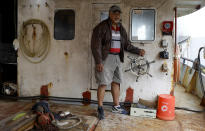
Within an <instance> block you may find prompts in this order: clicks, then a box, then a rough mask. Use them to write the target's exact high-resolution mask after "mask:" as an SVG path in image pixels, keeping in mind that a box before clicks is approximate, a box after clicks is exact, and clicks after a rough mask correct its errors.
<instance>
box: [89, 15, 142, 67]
mask: <svg viewBox="0 0 205 131" xmlns="http://www.w3.org/2000/svg"><path fill="white" fill-rule="evenodd" d="M111 23H112V22H111V20H110V19H109V18H108V19H107V20H104V21H102V22H101V23H99V24H98V25H97V26H96V27H95V28H94V29H93V34H92V39H91V49H92V53H93V56H94V59H95V63H96V64H101V63H102V61H103V60H105V59H106V57H107V56H108V54H109V50H110V47H111V40H112V29H111V26H112V24H111ZM120 35H121V49H120V60H121V62H124V50H126V51H129V52H131V53H135V54H139V52H140V49H139V48H137V47H135V46H133V45H131V43H130V41H129V39H128V37H127V33H126V31H125V29H124V27H123V26H122V25H121V24H120Z"/></svg>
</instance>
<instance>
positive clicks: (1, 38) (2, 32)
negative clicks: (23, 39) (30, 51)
mask: <svg viewBox="0 0 205 131" xmlns="http://www.w3.org/2000/svg"><path fill="white" fill-rule="evenodd" d="M16 37H17V0H8V1H4V2H3V3H2V4H0V94H3V95H16V90H17V86H16V85H17V52H16V51H15V50H14V48H13V40H14V39H15V38H16ZM14 92H15V93H14Z"/></svg>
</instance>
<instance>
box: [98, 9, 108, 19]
mask: <svg viewBox="0 0 205 131" xmlns="http://www.w3.org/2000/svg"><path fill="white" fill-rule="evenodd" d="M108 17H109V12H108V11H104V12H101V14H100V21H103V20H106V19H107V18H108Z"/></svg>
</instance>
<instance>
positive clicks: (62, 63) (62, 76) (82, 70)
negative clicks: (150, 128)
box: [18, 0, 174, 102]
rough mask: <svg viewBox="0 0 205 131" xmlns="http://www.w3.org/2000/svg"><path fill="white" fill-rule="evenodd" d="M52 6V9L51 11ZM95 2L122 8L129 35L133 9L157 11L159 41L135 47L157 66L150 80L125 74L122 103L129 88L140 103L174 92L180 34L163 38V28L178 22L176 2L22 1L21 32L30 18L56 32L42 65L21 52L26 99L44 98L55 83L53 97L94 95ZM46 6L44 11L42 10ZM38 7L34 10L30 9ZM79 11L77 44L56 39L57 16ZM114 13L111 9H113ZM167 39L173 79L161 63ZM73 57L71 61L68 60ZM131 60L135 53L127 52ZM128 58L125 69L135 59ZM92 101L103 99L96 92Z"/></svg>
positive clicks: (22, 88)
mask: <svg viewBox="0 0 205 131" xmlns="http://www.w3.org/2000/svg"><path fill="white" fill-rule="evenodd" d="M45 2H47V3H48V5H49V6H48V7H46V6H45ZM92 3H95V4H100V3H111V4H112V3H116V4H120V6H121V7H122V12H123V14H122V24H123V26H124V27H125V28H126V30H127V33H128V35H129V34H130V33H129V26H130V11H131V9H132V8H154V9H156V40H155V41H153V42H151V43H149V44H146V43H145V44H144V46H142V45H140V44H139V43H133V45H135V46H137V47H139V48H143V49H145V51H146V55H145V57H146V58H147V59H148V60H149V61H151V60H156V63H154V64H152V65H151V68H150V73H151V74H152V75H153V77H152V78H150V77H149V76H143V77H141V78H139V82H135V80H136V77H135V76H133V75H132V74H131V73H129V72H127V73H124V82H123V84H122V85H121V95H120V101H124V100H125V97H126V90H127V88H128V87H131V88H132V89H134V102H137V101H138V99H139V98H143V99H149V100H153V99H156V96H157V94H161V93H170V89H171V87H172V79H173V51H174V37H172V36H174V32H173V35H172V36H162V35H161V23H162V21H165V20H171V21H173V20H174V10H173V7H174V1H173V0H146V1H145V0H136V1H133V0H39V1H38V0H36V1H34V0H19V1H18V27H19V28H18V32H20V29H21V26H22V23H23V22H24V21H26V20H28V19H31V18H35V19H40V20H42V21H44V23H46V25H47V26H48V28H49V31H50V36H51V37H50V39H51V47H50V51H49V53H48V56H47V57H46V59H45V60H44V61H42V62H41V63H38V64H33V63H30V62H28V61H27V60H26V59H25V58H24V56H23V55H22V53H21V51H19V52H18V86H19V92H20V96H34V95H40V88H41V86H42V85H45V84H48V83H49V82H52V83H53V87H52V88H51V89H50V95H51V96H59V97H73V98H82V92H85V91H86V90H89V89H90V87H91V86H96V85H92V84H91V83H92V80H91V79H92V77H94V76H92V71H93V69H94V67H93V66H92V64H91V59H92V54H91V50H90V37H91V33H92V28H93V25H92V13H93V12H92ZM38 4H39V5H40V7H38V6H37V5H38ZM30 5H32V6H30ZM67 8H68V9H74V10H75V38H74V40H55V39H54V37H53V36H54V35H53V34H54V33H53V32H54V11H55V9H67ZM108 8H109V7H108ZM162 39H166V40H167V41H168V43H169V47H168V51H169V60H167V63H168V67H169V72H168V75H165V73H163V72H161V71H160V68H161V65H162V64H163V62H164V60H160V59H159V58H158V54H159V52H160V51H162V50H163V49H162V48H161V47H160V46H159V43H160V41H161V40H162ZM65 52H67V53H68V56H66V55H65ZM125 55H126V56H127V55H130V53H125ZM126 56H125V63H124V67H127V65H128V62H129V60H128V59H127V57H126ZM91 95H92V99H93V100H96V99H97V96H96V95H97V92H96V91H91ZM105 101H112V97H111V93H110V92H106V94H105Z"/></svg>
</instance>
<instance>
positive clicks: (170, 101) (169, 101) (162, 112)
mask: <svg viewBox="0 0 205 131" xmlns="http://www.w3.org/2000/svg"><path fill="white" fill-rule="evenodd" d="M174 111H175V97H174V96H171V95H169V94H161V95H159V97H158V107H157V118H159V119H161V120H173V119H174V118H175V112H174Z"/></svg>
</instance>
